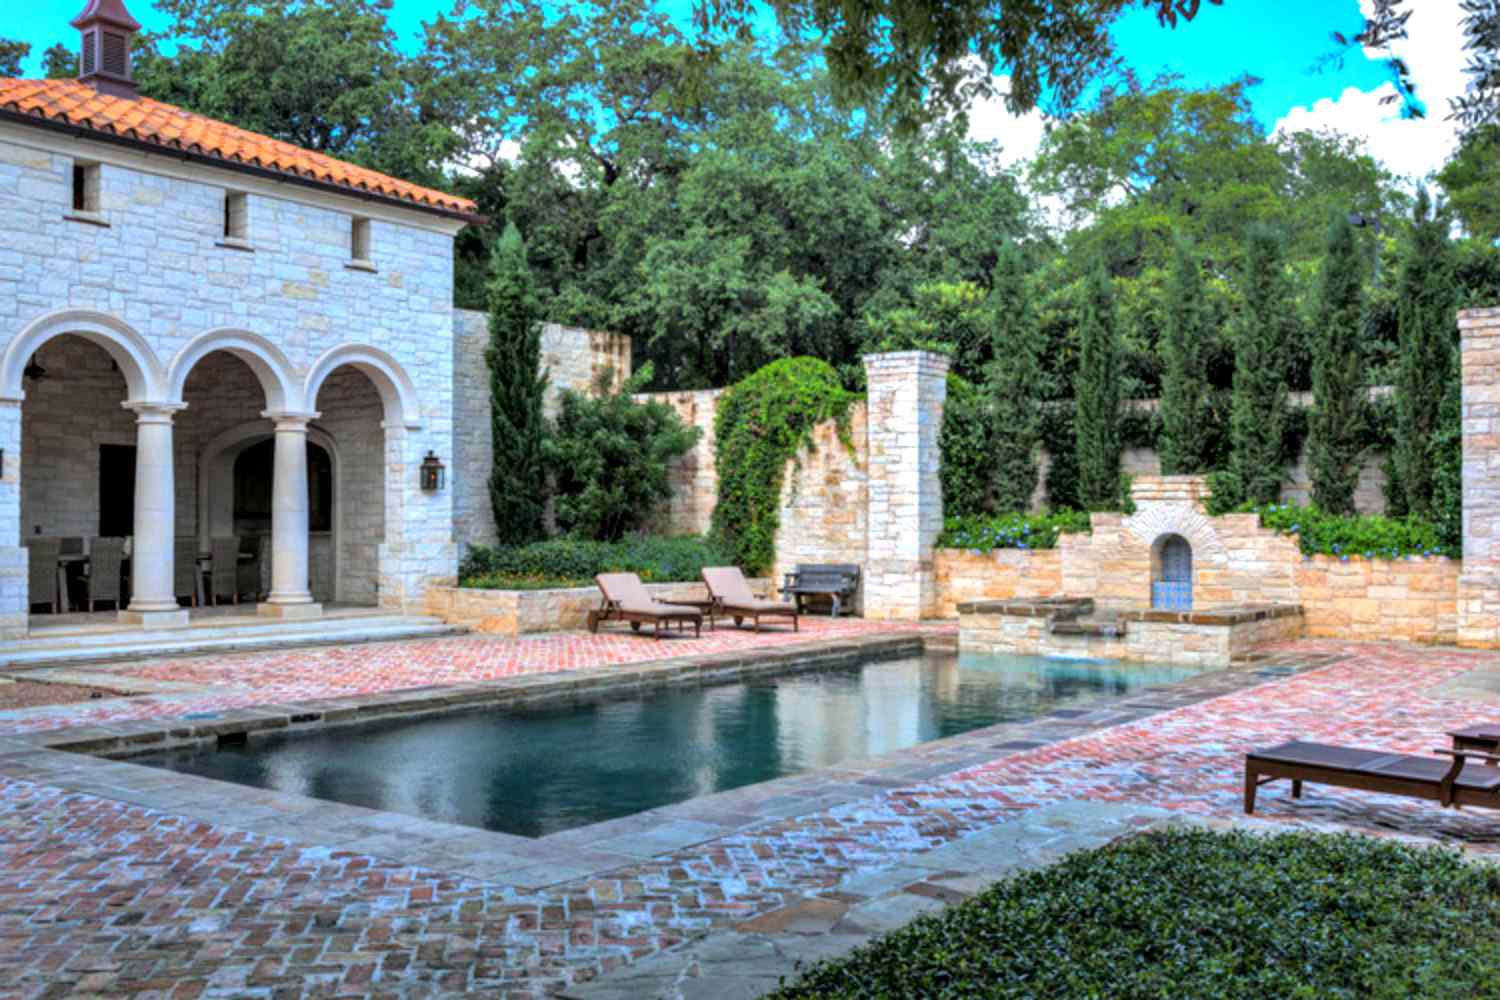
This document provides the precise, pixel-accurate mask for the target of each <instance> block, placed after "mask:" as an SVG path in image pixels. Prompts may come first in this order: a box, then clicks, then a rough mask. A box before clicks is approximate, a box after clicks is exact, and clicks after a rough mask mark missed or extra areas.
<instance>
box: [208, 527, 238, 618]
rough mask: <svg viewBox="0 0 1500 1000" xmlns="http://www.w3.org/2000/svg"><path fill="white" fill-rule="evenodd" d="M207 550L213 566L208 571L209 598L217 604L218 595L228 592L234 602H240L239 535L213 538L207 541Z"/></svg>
mask: <svg viewBox="0 0 1500 1000" xmlns="http://www.w3.org/2000/svg"><path fill="white" fill-rule="evenodd" d="M209 552H211V553H212V554H213V566H212V568H210V570H209V573H208V577H209V584H210V586H209V597H210V599H211V600H212V601H213V603H214V604H218V603H219V595H221V594H228V595H230V596H231V597H233V598H234V603H236V604H238V603H240V588H239V583H240V577H239V567H240V537H239V536H238V535H229V536H227V537H225V538H215V539H214V540H213V541H212V542H210V543H209Z"/></svg>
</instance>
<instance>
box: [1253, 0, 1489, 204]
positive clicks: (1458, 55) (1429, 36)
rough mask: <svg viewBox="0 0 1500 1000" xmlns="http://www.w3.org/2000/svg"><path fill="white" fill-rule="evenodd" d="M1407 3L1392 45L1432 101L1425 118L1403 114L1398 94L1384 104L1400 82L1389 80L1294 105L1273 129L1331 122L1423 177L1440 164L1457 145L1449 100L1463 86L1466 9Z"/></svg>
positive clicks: (1443, 0) (1437, 2) (1428, 1)
mask: <svg viewBox="0 0 1500 1000" xmlns="http://www.w3.org/2000/svg"><path fill="white" fill-rule="evenodd" d="M1372 6H1373V4H1372V0H1360V8H1361V10H1362V11H1363V12H1364V13H1365V14H1366V15H1368V14H1369V13H1370V11H1371V8H1372ZM1408 9H1409V10H1411V12H1412V13H1411V19H1410V20H1409V21H1408V22H1407V32H1408V35H1409V37H1408V38H1406V39H1403V40H1401V41H1399V42H1396V43H1395V45H1393V46H1392V50H1393V53H1394V54H1395V55H1397V56H1399V57H1400V58H1402V59H1404V60H1406V63H1407V65H1408V66H1409V67H1410V68H1411V75H1412V79H1413V80H1414V81H1415V82H1416V86H1417V96H1418V97H1419V98H1420V99H1421V100H1422V101H1423V103H1424V104H1426V106H1427V117H1426V118H1425V119H1403V118H1402V117H1401V103H1400V101H1399V100H1392V101H1390V102H1389V103H1385V104H1382V103H1381V100H1382V98H1393V97H1395V96H1396V87H1395V85H1394V84H1392V83H1384V84H1381V85H1380V86H1379V87H1376V88H1375V89H1374V90H1360V89H1359V88H1357V87H1349V88H1347V89H1346V90H1345V91H1344V92H1343V93H1342V94H1340V95H1339V96H1338V97H1336V98H1324V99H1322V100H1320V101H1317V102H1315V103H1314V104H1313V105H1312V106H1311V107H1306V106H1303V107H1296V108H1293V109H1292V110H1291V111H1289V112H1287V114H1286V115H1285V117H1283V118H1282V119H1281V120H1280V121H1278V122H1277V123H1276V127H1275V129H1274V131H1276V132H1280V133H1284V132H1297V131H1306V130H1312V131H1317V130H1323V129H1334V130H1337V131H1339V132H1343V133H1345V134H1346V135H1351V136H1356V137H1358V138H1361V139H1363V140H1364V141H1365V143H1366V145H1367V147H1368V149H1369V152H1370V155H1371V156H1373V157H1375V158H1376V159H1377V160H1379V161H1381V162H1382V163H1384V164H1385V166H1386V167H1387V168H1388V169H1390V170H1391V171H1392V172H1394V173H1397V174H1400V175H1403V176H1406V177H1410V178H1417V179H1420V178H1424V177H1426V176H1427V175H1428V174H1430V173H1432V172H1434V171H1436V170H1437V169H1439V168H1440V167H1441V166H1442V165H1443V161H1444V160H1446V159H1447V158H1448V156H1449V155H1450V154H1451V153H1452V152H1453V150H1454V149H1456V148H1457V146H1458V129H1457V126H1456V125H1455V124H1454V123H1453V122H1451V121H1449V120H1448V102H1449V101H1450V100H1451V99H1452V98H1454V97H1457V96H1458V95H1460V94H1462V93H1463V91H1464V85H1465V76H1464V71H1463V68H1464V62H1465V59H1464V52H1463V45H1464V32H1463V25H1462V19H1463V12H1462V11H1461V10H1460V8H1459V0H1412V2H1411V3H1409V4H1408ZM1366 54H1367V55H1368V56H1369V57H1370V58H1372V59H1384V58H1386V57H1387V54H1386V53H1381V52H1371V51H1368V50H1367V52H1366Z"/></svg>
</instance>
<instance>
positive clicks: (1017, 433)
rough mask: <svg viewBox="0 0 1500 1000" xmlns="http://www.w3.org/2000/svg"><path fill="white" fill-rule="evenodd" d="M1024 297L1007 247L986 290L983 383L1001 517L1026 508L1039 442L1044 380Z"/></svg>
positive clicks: (1021, 274)
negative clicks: (987, 356) (989, 336)
mask: <svg viewBox="0 0 1500 1000" xmlns="http://www.w3.org/2000/svg"><path fill="white" fill-rule="evenodd" d="M1027 293H1028V289H1027V287H1026V271H1025V265H1024V263H1023V262H1022V259H1021V252H1020V251H1019V250H1017V249H1016V248H1015V247H1014V246H1010V245H1007V246H1005V247H1004V248H1002V249H1001V251H1000V257H999V260H997V261H996V263H995V271H994V277H993V281H992V283H991V288H990V315H991V317H992V323H993V331H992V333H993V341H992V343H993V352H992V353H993V360H992V361H991V362H990V364H989V366H988V367H987V369H986V375H987V376H988V378H987V380H986V385H985V389H986V393H987V394H988V396H989V401H990V412H991V414H992V416H993V420H994V427H995V434H994V437H993V443H992V445H991V454H992V456H993V458H994V479H993V495H994V498H995V509H996V510H997V511H999V512H1001V513H1009V512H1011V511H1024V510H1027V509H1029V508H1030V506H1031V497H1032V494H1033V493H1035V492H1036V483H1037V459H1038V452H1039V450H1040V448H1041V443H1042V410H1041V404H1042V397H1043V396H1044V395H1045V379H1046V376H1045V375H1044V374H1043V371H1042V344H1041V330H1040V327H1039V326H1038V324H1037V320H1036V312H1035V310H1034V309H1033V308H1032V304H1031V297H1030V295H1028V294H1027Z"/></svg>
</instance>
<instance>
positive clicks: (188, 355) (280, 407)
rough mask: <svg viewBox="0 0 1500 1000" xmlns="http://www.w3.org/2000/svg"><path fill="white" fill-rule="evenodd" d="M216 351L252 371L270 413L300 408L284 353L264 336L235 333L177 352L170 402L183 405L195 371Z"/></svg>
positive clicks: (209, 336)
mask: <svg viewBox="0 0 1500 1000" xmlns="http://www.w3.org/2000/svg"><path fill="white" fill-rule="evenodd" d="M215 351H224V352H225V353H227V354H232V355H234V356H235V357H237V358H239V359H240V360H241V361H243V362H244V363H245V364H246V365H247V366H248V367H249V369H250V370H251V371H252V372H253V373H254V374H255V377H256V379H257V380H258V381H259V382H260V386H261V389H262V391H264V392H265V394H266V409H267V410H271V411H273V412H283V411H286V410H290V409H293V408H294V407H295V406H297V405H299V404H300V400H299V393H298V388H297V380H296V377H295V375H294V374H293V368H292V364H291V362H290V361H288V360H287V357H286V355H285V354H283V353H281V349H280V348H278V347H277V346H276V345H275V344H273V343H271V342H270V341H269V340H267V339H266V338H265V337H262V336H261V335H260V334H257V333H251V332H249V331H248V330H231V329H218V330H210V331H208V332H207V333H205V334H203V335H201V336H199V337H196V338H194V339H193V340H192V341H191V342H190V343H189V344H187V346H185V347H183V348H182V350H180V351H178V352H177V355H176V357H174V358H173V359H172V364H171V367H169V368H168V369H167V379H166V391H167V393H168V396H167V399H168V401H169V402H182V390H183V387H184V386H185V385H186V384H187V379H188V376H189V375H191V374H192V371H193V368H194V367H195V366H196V365H197V364H198V362H200V361H202V360H203V359H204V358H205V357H207V356H208V355H210V354H212V353H214V352H215Z"/></svg>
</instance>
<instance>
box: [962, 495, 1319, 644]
mask: <svg viewBox="0 0 1500 1000" xmlns="http://www.w3.org/2000/svg"><path fill="white" fill-rule="evenodd" d="M1207 495H1208V491H1207V488H1206V484H1205V483H1204V480H1203V479H1202V477H1198V476H1150V477H1145V476H1143V477H1140V478H1138V479H1137V480H1136V481H1135V483H1134V484H1133V487H1132V490H1131V498H1132V500H1133V501H1134V505H1135V510H1134V511H1133V512H1132V513H1130V514H1128V515H1127V514H1095V515H1093V516H1092V518H1091V522H1092V526H1093V527H1092V531H1091V532H1090V533H1089V534H1088V535H1070V536H1064V537H1063V538H1062V539H1061V541H1060V543H1059V548H1060V549H1062V553H1061V555H1062V563H1063V573H1062V584H1063V587H1062V592H1061V593H1059V594H1057V595H1053V596H1048V597H1044V598H1040V599H1022V600H984V601H972V602H969V603H965V604H960V605H959V607H958V612H959V643H960V645H961V646H962V647H963V648H964V649H974V650H987V651H995V652H1008V653H1021V654H1031V655H1042V656H1062V657H1087V658H1095V659H1112V660H1135V661H1150V662H1157V663H1183V664H1193V665H1199V666H1229V665H1230V664H1231V663H1232V662H1234V661H1236V660H1241V659H1243V658H1245V656H1246V655H1247V654H1248V653H1249V651H1250V650H1251V649H1252V648H1253V647H1255V646H1257V645H1260V644H1261V643H1265V642H1270V641H1274V640H1277V639H1287V638H1294V637H1297V636H1300V635H1301V634H1302V632H1303V614H1302V607H1301V605H1299V604H1296V603H1294V601H1292V600H1289V601H1287V602H1285V603H1280V602H1276V601H1267V600H1265V596H1266V595H1267V593H1268V592H1269V593H1271V594H1276V591H1277V589H1278V588H1277V581H1275V580H1274V579H1268V576H1269V575H1272V574H1268V572H1267V570H1268V566H1267V563H1266V561H1265V559H1264V558H1263V556H1262V555H1261V551H1262V550H1261V549H1260V548H1259V547H1258V546H1259V541H1258V540H1259V539H1260V538H1262V537H1263V536H1264V534H1265V533H1264V531H1263V530H1261V529H1260V528H1259V526H1258V523H1257V520H1256V518H1255V515H1253V514H1250V515H1245V514H1231V515H1225V516H1222V517H1211V516H1210V515H1209V514H1208V513H1207V512H1206V510H1205V509H1204V501H1205V499H1206V498H1207ZM1288 589H1289V590H1290V589H1291V587H1290V581H1288ZM1252 595H1253V596H1252Z"/></svg>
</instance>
